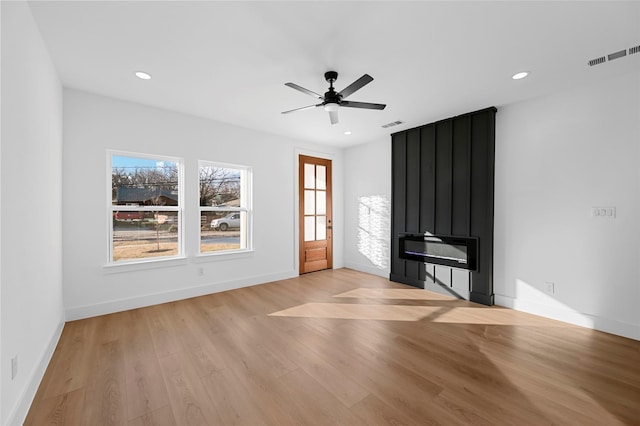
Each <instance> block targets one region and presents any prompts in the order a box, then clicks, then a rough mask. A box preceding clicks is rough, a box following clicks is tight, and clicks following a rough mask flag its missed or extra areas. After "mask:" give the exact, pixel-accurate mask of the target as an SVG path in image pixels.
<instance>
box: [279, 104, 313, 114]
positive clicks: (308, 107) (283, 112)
mask: <svg viewBox="0 0 640 426" xmlns="http://www.w3.org/2000/svg"><path fill="white" fill-rule="evenodd" d="M319 106H322V104H318V105H309V106H306V107H302V108H296V109H290V110H289V111H282V112H281V113H280V114H289V113H290V112H296V111H302V110H305V109H311V108H316V107H319Z"/></svg>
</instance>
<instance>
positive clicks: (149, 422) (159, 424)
mask: <svg viewBox="0 0 640 426" xmlns="http://www.w3.org/2000/svg"><path fill="white" fill-rule="evenodd" d="M127 424H128V426H178V424H177V423H176V420H175V418H174V417H173V412H172V411H171V407H170V406H168V405H167V406H164V407H161V408H158V409H157V410H154V411H151V412H147V413H145V414H143V415H142V416H140V417H137V418H135V419H132V420H129V422H128V423H127Z"/></svg>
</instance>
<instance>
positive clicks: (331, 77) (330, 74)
mask: <svg viewBox="0 0 640 426" xmlns="http://www.w3.org/2000/svg"><path fill="white" fill-rule="evenodd" d="M324 79H325V80H327V83H329V84H333V82H334V81H336V80H337V79H338V73H337V72H336V71H327V72H325V73H324Z"/></svg>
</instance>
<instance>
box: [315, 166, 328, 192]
mask: <svg viewBox="0 0 640 426" xmlns="http://www.w3.org/2000/svg"><path fill="white" fill-rule="evenodd" d="M316 171H317V174H318V175H317V176H316V187H317V188H318V189H327V168H326V167H325V166H317V167H316Z"/></svg>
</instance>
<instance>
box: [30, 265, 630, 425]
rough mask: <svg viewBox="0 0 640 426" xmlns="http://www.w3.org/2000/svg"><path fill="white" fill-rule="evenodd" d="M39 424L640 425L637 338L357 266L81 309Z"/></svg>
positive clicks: (36, 419) (63, 344)
mask: <svg viewBox="0 0 640 426" xmlns="http://www.w3.org/2000/svg"><path fill="white" fill-rule="evenodd" d="M25 424H26V425H38V426H39V425H45V424H46V425H49V424H56V425H57V424H60V425H61V424H66V425H83V426H84V425H89V426H91V425H124V424H128V425H235V424H244V425H263V424H267V425H328V424H339V425H360V424H367V425H387V424H388V425H402V424H405V425H429V424H445V425H450V424H474V425H482V424H487V425H499V424H514V425H528V424H531V425H542V424H576V425H589V424H593V425H616V424H636V425H637V424H640V342H638V341H635V340H630V339H625V338H622V337H616V336H613V335H609V334H605V333H601V332H596V331H593V330H589V329H584V328H580V327H576V326H572V325H568V324H564V323H560V322H556V321H552V320H548V319H543V318H540V317H536V316H533V315H528V314H525V313H522V312H516V311H512V310H508V309H503V308H498V307H492V308H488V307H485V306H481V305H475V304H473V303H469V302H465V301H460V300H454V299H450V298H447V297H444V296H440V295H437V294H434V293H430V292H427V291H424V290H419V289H414V288H412V287H407V286H403V285H400V284H395V283H391V282H389V281H388V280H386V279H383V278H380V277H376V276H372V275H367V274H363V273H359V272H355V271H352V270H348V269H341V270H335V271H324V272H317V273H313V274H308V275H304V276H302V277H299V278H295V279H290V280H284V281H278V282H274V283H269V284H264V285H260V286H255V287H250V288H245V289H240V290H234V291H229V292H225V293H218V294H212V295H209V296H204V297H198V298H194V299H189V300H183V301H179V302H173V303H167V304H164V305H158V306H153V307H149V308H144V309H136V310H133V311H128V312H122V313H117V314H112V315H106V316H102V317H96V318H91V319H86V320H81V321H74V322H69V323H67V324H66V326H65V328H64V331H63V333H62V338H61V339H60V342H59V344H58V347H57V349H56V351H55V354H54V356H53V359H52V361H51V364H50V365H49V368H48V369H47V372H46V374H45V377H44V379H43V381H42V383H41V386H40V389H39V390H38V393H37V395H36V398H35V401H34V403H33V405H32V407H31V410H30V411H29V414H28V417H27V421H26V423H25Z"/></svg>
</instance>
